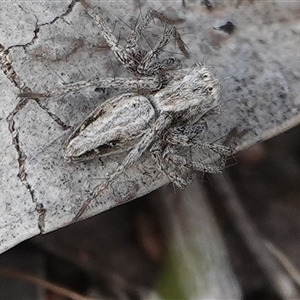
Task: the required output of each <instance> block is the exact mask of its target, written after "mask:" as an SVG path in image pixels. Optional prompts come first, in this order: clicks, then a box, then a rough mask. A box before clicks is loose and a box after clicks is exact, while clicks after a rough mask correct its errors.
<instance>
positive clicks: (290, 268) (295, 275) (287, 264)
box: [265, 241, 300, 287]
mask: <svg viewBox="0 0 300 300" xmlns="http://www.w3.org/2000/svg"><path fill="white" fill-rule="evenodd" d="M265 245H266V247H267V248H268V250H269V251H270V252H271V253H272V254H273V255H274V257H275V258H276V259H277V260H278V261H279V263H280V264H281V265H282V267H283V268H284V269H285V270H286V272H287V273H288V274H289V275H290V276H291V278H292V279H293V280H294V281H295V283H296V284H297V285H298V286H299V287H300V272H299V271H298V270H297V268H296V267H295V266H294V264H293V263H292V262H291V260H290V259H289V258H288V257H287V256H286V255H285V254H284V253H283V252H282V251H281V250H279V249H278V248H277V247H276V246H275V245H274V244H272V243H271V242H269V241H265Z"/></svg>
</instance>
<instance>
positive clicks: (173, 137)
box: [164, 121, 232, 157]
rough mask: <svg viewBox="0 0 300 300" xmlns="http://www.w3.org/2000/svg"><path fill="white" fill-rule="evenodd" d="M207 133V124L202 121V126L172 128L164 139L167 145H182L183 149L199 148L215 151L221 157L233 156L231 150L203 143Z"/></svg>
mask: <svg viewBox="0 0 300 300" xmlns="http://www.w3.org/2000/svg"><path fill="white" fill-rule="evenodd" d="M206 131H207V124H206V122H205V121H202V122H201V123H200V124H197V125H191V126H179V127H174V128H170V129H169V130H168V131H167V132H166V134H165V136H164V139H165V140H166V142H167V143H169V144H172V145H180V146H183V147H197V148H200V149H204V150H205V149H207V150H211V151H214V152H215V153H217V154H218V155H220V156H225V157H227V156H229V155H231V154H232V151H231V149H230V148H228V147H225V146H222V145H218V144H214V143H207V142H204V141H203V135H204V134H205V132H206Z"/></svg>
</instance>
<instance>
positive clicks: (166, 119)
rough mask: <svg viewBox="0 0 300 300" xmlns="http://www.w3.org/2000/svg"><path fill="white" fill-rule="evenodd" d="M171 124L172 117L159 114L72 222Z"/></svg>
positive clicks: (95, 190)
mask: <svg viewBox="0 0 300 300" xmlns="http://www.w3.org/2000/svg"><path fill="white" fill-rule="evenodd" d="M171 122H172V117H171V116H170V115H169V114H167V113H164V114H161V115H160V116H159V117H158V118H157V120H156V121H155V123H154V125H153V127H152V128H150V129H148V130H147V131H146V132H145V133H144V135H143V137H142V138H141V140H140V141H139V142H138V143H137V144H136V145H135V146H134V147H133V148H132V149H131V150H130V152H129V153H128V155H127V156H126V157H125V159H124V160H123V162H122V164H121V165H120V166H119V167H118V168H117V170H116V171H115V172H113V173H112V174H111V175H110V176H109V177H108V178H107V179H106V180H105V181H103V182H102V183H101V184H100V185H98V186H97V187H96V188H95V189H94V191H93V193H92V195H91V197H90V198H88V199H87V200H86V201H85V202H84V203H83V205H82V206H81V208H80V210H79V212H78V213H77V215H76V216H75V218H74V220H73V221H75V222H76V221H78V219H79V218H80V216H81V215H82V214H83V213H84V211H85V210H86V208H87V207H88V206H89V204H90V203H91V202H92V200H93V199H95V198H96V197H98V196H99V195H100V194H101V192H102V191H103V190H105V189H106V188H107V187H108V186H109V185H110V184H111V183H112V182H113V181H114V180H115V179H116V178H117V177H118V176H120V175H121V174H122V173H124V171H125V170H126V168H128V167H129V166H131V165H133V164H134V163H135V162H136V161H137V160H138V159H139V158H140V157H141V156H142V154H143V153H144V152H145V151H146V150H147V149H148V148H149V146H150V145H151V144H152V143H153V141H154V140H155V138H156V137H157V136H160V135H161V134H162V132H163V131H164V130H165V129H166V128H167V127H168V126H170V124H171Z"/></svg>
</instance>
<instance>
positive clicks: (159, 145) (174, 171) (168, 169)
mask: <svg viewBox="0 0 300 300" xmlns="http://www.w3.org/2000/svg"><path fill="white" fill-rule="evenodd" d="M150 153H151V155H152V157H153V159H154V160H155V162H156V166H157V168H158V170H159V171H161V172H162V173H164V174H165V175H166V176H167V177H168V178H169V179H170V181H171V182H172V183H174V184H175V185H176V186H178V187H179V188H182V189H184V188H185V187H186V186H187V185H189V184H190V183H191V182H192V181H193V180H194V179H195V175H196V173H194V172H187V174H184V175H185V178H184V176H183V168H182V166H178V165H175V164H173V163H171V164H170V163H167V161H166V160H165V159H164V158H163V153H164V145H163V141H161V140H160V141H157V142H155V143H154V144H153V146H152V147H151V149H150Z"/></svg>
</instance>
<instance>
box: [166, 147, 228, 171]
mask: <svg viewBox="0 0 300 300" xmlns="http://www.w3.org/2000/svg"><path fill="white" fill-rule="evenodd" d="M177 152H178V149H176V147H174V146H173V145H168V146H167V147H166V148H165V150H164V153H163V159H165V160H166V161H170V162H172V163H173V164H174V165H175V166H178V167H185V168H189V169H192V170H197V171H202V172H207V173H214V174H216V173H221V172H222V170H223V169H224V167H225V163H226V160H225V159H221V161H220V163H219V164H217V165H214V164H212V163H202V162H199V161H193V160H191V159H188V158H185V157H182V156H180V155H178V154H177Z"/></svg>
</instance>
